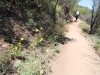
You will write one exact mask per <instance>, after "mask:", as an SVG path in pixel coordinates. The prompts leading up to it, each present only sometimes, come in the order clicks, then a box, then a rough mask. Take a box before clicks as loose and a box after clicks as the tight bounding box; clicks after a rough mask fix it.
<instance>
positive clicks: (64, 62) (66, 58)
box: [50, 20, 100, 75]
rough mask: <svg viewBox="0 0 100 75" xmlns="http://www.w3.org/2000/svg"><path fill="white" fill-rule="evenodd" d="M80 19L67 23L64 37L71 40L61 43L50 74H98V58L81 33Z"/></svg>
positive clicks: (99, 64) (99, 69)
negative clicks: (59, 51) (67, 26)
mask: <svg viewBox="0 0 100 75" xmlns="http://www.w3.org/2000/svg"><path fill="white" fill-rule="evenodd" d="M80 23H82V22H81V21H80V20H78V22H74V23H72V24H70V25H69V28H68V33H66V37H69V38H72V39H73V41H70V42H68V43H67V44H64V45H61V46H60V49H61V53H60V54H59V57H58V58H56V59H55V61H53V62H52V67H51V69H52V73H51V74H50V75H100V58H99V57H98V55H97V54H96V53H95V50H93V48H92V47H91V45H90V42H89V41H88V40H87V39H86V38H85V37H84V36H83V35H82V31H81V30H80V28H79V24H80Z"/></svg>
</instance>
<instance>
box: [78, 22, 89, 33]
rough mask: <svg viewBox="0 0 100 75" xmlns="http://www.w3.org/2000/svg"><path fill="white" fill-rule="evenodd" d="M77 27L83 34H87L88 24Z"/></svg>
mask: <svg viewBox="0 0 100 75" xmlns="http://www.w3.org/2000/svg"><path fill="white" fill-rule="evenodd" d="M79 27H80V28H81V29H82V31H83V32H86V33H88V32H89V25H88V24H86V23H82V24H80V26H79Z"/></svg>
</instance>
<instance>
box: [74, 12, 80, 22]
mask: <svg viewBox="0 0 100 75" xmlns="http://www.w3.org/2000/svg"><path fill="white" fill-rule="evenodd" d="M79 15H80V12H79V11H77V12H76V21H77V19H78V17H79ZM76 21H75V22H76Z"/></svg>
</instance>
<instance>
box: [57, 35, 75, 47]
mask: <svg viewBox="0 0 100 75" xmlns="http://www.w3.org/2000/svg"><path fill="white" fill-rule="evenodd" d="M74 41H75V39H73V38H68V37H65V36H62V37H61V36H60V37H59V38H58V39H57V40H56V42H58V43H61V44H63V45H64V44H67V43H68V42H74Z"/></svg>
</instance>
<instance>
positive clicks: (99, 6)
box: [89, 0, 100, 34]
mask: <svg viewBox="0 0 100 75" xmlns="http://www.w3.org/2000/svg"><path fill="white" fill-rule="evenodd" d="M92 1H93V5H92V16H91V25H90V32H89V34H93V33H94V32H95V31H96V30H97V28H98V27H99V26H100V1H99V0H92Z"/></svg>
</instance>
